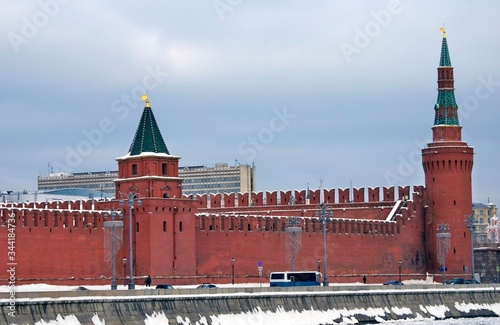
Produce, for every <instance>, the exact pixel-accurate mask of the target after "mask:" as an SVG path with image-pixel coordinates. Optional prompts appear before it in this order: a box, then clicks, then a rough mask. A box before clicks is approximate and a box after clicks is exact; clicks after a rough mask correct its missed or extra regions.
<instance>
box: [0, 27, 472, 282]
mask: <svg viewBox="0 0 500 325" xmlns="http://www.w3.org/2000/svg"><path fill="white" fill-rule="evenodd" d="M453 82H454V80H453V67H452V66H451V62H450V58H449V53H448V45H447V39H446V35H445V34H444V35H443V41H442V50H441V58H440V65H439V67H438V100H437V103H436V104H435V107H434V112H433V113H434V115H435V120H434V126H432V132H433V141H432V143H429V144H428V146H427V147H426V148H423V149H422V157H423V166H424V169H423V171H424V173H425V186H421V185H420V186H395V187H374V188H354V189H316V190H313V191H309V190H300V191H276V192H256V193H237V194H235V193H232V194H223V193H221V194H211V195H201V196H185V195H183V194H182V179H181V178H180V177H179V175H178V162H179V159H180V157H177V156H174V155H171V154H170V152H169V150H168V148H167V146H166V144H165V141H164V139H163V137H162V135H161V132H160V128H159V127H158V125H157V123H156V120H155V118H154V115H153V111H152V109H151V107H150V106H149V100H147V99H146V105H145V108H144V111H143V114H142V117H141V120H140V122H139V126H138V128H137V131H136V134H135V137H134V138H133V141H132V145H131V146H130V149H129V151H128V153H127V154H126V155H125V156H123V157H119V158H117V159H116V160H117V162H118V179H116V180H115V184H116V199H113V200H88V201H65V202H58V201H55V202H37V203H4V204H1V205H0V220H1V222H2V225H3V226H4V227H1V228H0V240H1V241H2V242H3V243H5V244H4V246H3V247H7V243H9V246H8V247H9V251H8V252H7V251H4V250H3V251H4V253H2V254H1V255H0V262H1V263H2V265H7V266H9V267H13V268H14V269H15V281H16V284H26V283H35V282H43V283H51V284H73V285H86V284H107V283H110V279H111V277H112V268H111V265H110V264H109V263H108V262H109V261H105V260H106V256H108V252H107V251H106V245H105V242H106V240H107V239H106V229H105V228H104V223H105V222H106V221H109V220H110V216H111V215H112V214H113V211H115V212H119V213H120V215H117V218H118V219H119V220H120V221H121V220H123V245H121V247H120V248H118V249H117V250H116V270H117V277H118V279H119V281H118V283H122V281H123V277H124V276H125V275H127V276H128V274H129V268H130V266H129V263H130V260H125V262H124V263H123V262H122V261H123V260H124V259H129V256H130V255H129V254H130V247H129V243H130V242H131V241H132V251H133V261H132V266H133V274H134V277H135V278H136V283H139V284H142V283H143V280H142V279H143V278H145V277H146V276H147V275H150V276H151V277H152V278H153V284H157V283H170V284H174V285H175V284H177V285H178V284H196V283H203V282H214V283H221V282H223V283H228V282H230V281H231V278H232V272H233V268H234V278H235V280H236V281H237V282H257V281H262V282H266V281H267V277H268V275H269V273H270V272H273V271H284V270H289V269H291V268H292V267H293V265H291V264H290V259H289V257H290V256H289V253H288V251H289V247H290V239H291V238H292V237H291V236H290V234H289V233H288V232H287V231H286V229H287V225H288V224H290V223H291V222H294V224H295V225H296V226H297V225H298V227H300V229H301V231H300V234H297V235H296V236H295V237H293V240H295V241H296V243H299V246H300V248H299V249H297V251H296V255H295V256H294V258H293V260H294V261H295V268H296V269H297V270H318V269H319V270H320V271H321V272H322V273H323V272H324V270H323V253H324V251H323V249H324V246H323V240H324V237H323V232H322V227H323V226H322V224H321V223H320V222H319V218H318V217H319V214H318V213H320V211H321V209H322V207H324V208H325V210H323V211H326V212H327V216H329V217H330V219H331V220H330V221H329V222H327V223H326V243H327V244H326V251H327V262H328V265H327V266H328V267H327V276H328V278H329V280H330V282H360V280H361V278H362V277H363V276H366V277H367V278H368V281H369V282H370V281H372V283H381V282H383V281H385V280H388V279H391V278H392V279H394V278H396V277H397V274H398V271H399V267H401V271H402V274H403V279H405V278H412V279H418V278H421V279H423V278H425V277H426V275H427V273H430V274H433V275H435V278H434V279H435V281H441V278H440V276H441V271H440V269H439V268H440V267H443V266H445V267H446V268H447V276H449V277H450V278H451V277H456V276H460V277H468V275H469V276H470V274H469V273H468V272H467V269H468V268H470V267H471V239H470V234H469V230H468V229H467V226H466V224H465V223H464V216H468V215H470V214H471V213H472V192H471V191H472V190H471V189H472V180H471V173H472V166H473V150H472V148H471V147H469V146H468V145H467V143H465V142H463V141H462V139H461V126H460V125H459V123H458V114H457V109H458V107H457V105H456V103H455V98H454V88H453V87H454V86H453ZM429 107H431V108H432V104H430V105H429ZM430 112H431V110H429V115H430ZM121 199H124V202H122V201H121ZM139 201H140V203H141V204H139ZM120 216H123V218H122V217H120ZM130 216H131V217H130ZM129 220H132V223H130V222H129ZM441 225H446V227H447V228H448V229H449V234H450V243H449V249H448V251H447V253H446V255H445V257H446V259H445V262H446V265H443V260H438V249H437V247H438V246H437V245H438V241H437V240H436V234H437V232H438V230H437V229H438V227H440V226H441ZM129 229H132V231H131V232H130V231H129ZM119 230H120V234H121V229H119ZM131 236H132V238H131ZM108 249H109V247H108ZM232 259H234V264H231V260H232ZM259 262H261V263H262V266H263V274H262V277H259V275H258V270H257V265H258V263H259ZM399 262H401V264H400V263H399ZM0 278H1V279H2V281H4V282H7V281H8V280H9V274H8V273H4V275H3V276H0Z"/></svg>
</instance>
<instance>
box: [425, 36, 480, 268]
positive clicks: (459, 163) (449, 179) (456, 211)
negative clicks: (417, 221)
mask: <svg viewBox="0 0 500 325" xmlns="http://www.w3.org/2000/svg"><path fill="white" fill-rule="evenodd" d="M442 31H443V42H442V46H441V59H440V62H439V67H438V69H437V70H438V98H437V103H436V106H435V107H434V110H435V117H434V126H433V127H432V142H431V143H428V144H427V147H426V148H424V149H422V163H423V167H424V173H425V186H426V188H427V191H426V193H427V194H426V195H427V196H426V205H427V209H426V215H425V217H426V234H427V235H426V236H427V237H426V245H427V260H428V261H429V262H430V263H429V265H428V271H429V272H431V273H439V272H440V271H443V269H441V270H440V267H442V265H441V264H442V263H441V260H438V258H437V254H438V250H437V245H438V242H440V241H441V239H439V240H438V239H437V238H436V234H437V233H439V232H441V231H438V230H437V229H438V227H440V226H441V225H446V228H447V229H449V231H447V232H449V233H450V235H451V236H450V239H449V240H450V242H449V243H450V245H449V250H448V253H447V254H446V255H445V256H446V259H445V261H446V268H447V271H446V273H447V274H449V275H450V276H452V275H455V276H456V275H464V274H465V273H467V272H465V271H466V269H469V270H470V268H471V264H472V261H471V240H470V237H469V236H470V233H469V230H468V228H467V225H466V223H465V222H464V220H465V219H466V218H467V216H469V215H470V214H471V213H472V180H471V173H472V165H473V155H474V152H473V149H472V148H471V147H469V146H468V145H467V143H466V142H463V141H462V132H461V131H462V127H461V126H460V124H459V121H458V106H457V104H456V102H455V93H454V90H455V88H454V79H453V67H452V65H451V61H450V55H449V52H448V43H447V40H446V32H445V31H444V29H442Z"/></svg>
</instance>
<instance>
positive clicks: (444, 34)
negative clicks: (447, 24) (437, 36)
mask: <svg viewBox="0 0 500 325" xmlns="http://www.w3.org/2000/svg"><path fill="white" fill-rule="evenodd" d="M439 31H440V32H442V33H443V38H446V30H445V29H444V24H443V27H441V28H440V29H439Z"/></svg>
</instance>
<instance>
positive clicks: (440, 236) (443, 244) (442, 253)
mask: <svg viewBox="0 0 500 325" xmlns="http://www.w3.org/2000/svg"><path fill="white" fill-rule="evenodd" d="M450 237H451V234H450V228H449V227H448V225H446V224H440V225H438V227H437V233H436V240H437V244H438V252H437V253H438V256H437V257H438V260H440V261H441V267H440V271H441V272H443V284H445V283H446V270H447V268H446V254H447V253H448V249H449V248H450Z"/></svg>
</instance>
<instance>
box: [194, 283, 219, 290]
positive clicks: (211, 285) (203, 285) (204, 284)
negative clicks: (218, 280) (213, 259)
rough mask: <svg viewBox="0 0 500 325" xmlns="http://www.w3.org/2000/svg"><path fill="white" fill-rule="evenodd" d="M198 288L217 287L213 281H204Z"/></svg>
mask: <svg viewBox="0 0 500 325" xmlns="http://www.w3.org/2000/svg"><path fill="white" fill-rule="evenodd" d="M196 288H197V289H212V288H217V286H216V285H215V284H211V283H203V284H200V285H199V286H197V287H196Z"/></svg>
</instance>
